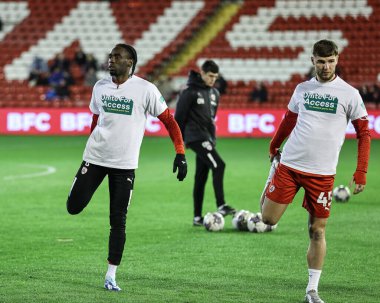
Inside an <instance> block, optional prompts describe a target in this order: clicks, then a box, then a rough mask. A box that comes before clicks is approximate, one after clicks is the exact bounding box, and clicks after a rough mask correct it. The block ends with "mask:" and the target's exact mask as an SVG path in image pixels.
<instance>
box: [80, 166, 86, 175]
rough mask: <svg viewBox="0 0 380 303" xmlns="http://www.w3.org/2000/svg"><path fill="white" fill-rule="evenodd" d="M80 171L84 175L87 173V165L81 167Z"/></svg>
mask: <svg viewBox="0 0 380 303" xmlns="http://www.w3.org/2000/svg"><path fill="white" fill-rule="evenodd" d="M81 173H82V175H84V174H85V173H87V167H82V171H81Z"/></svg>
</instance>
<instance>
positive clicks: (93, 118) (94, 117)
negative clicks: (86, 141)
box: [90, 114, 99, 133]
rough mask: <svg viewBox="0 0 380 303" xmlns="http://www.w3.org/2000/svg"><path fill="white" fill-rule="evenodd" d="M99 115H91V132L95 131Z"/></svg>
mask: <svg viewBox="0 0 380 303" xmlns="http://www.w3.org/2000/svg"><path fill="white" fill-rule="evenodd" d="M98 119H99V115H96V114H93V115H92V122H91V132H90V133H92V131H93V130H94V129H95V127H96V125H97V124H98Z"/></svg>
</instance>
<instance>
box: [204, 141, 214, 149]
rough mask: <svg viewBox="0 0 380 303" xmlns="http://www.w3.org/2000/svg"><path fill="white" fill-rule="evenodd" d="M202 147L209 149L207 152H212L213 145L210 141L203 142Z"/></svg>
mask: <svg viewBox="0 0 380 303" xmlns="http://www.w3.org/2000/svg"><path fill="white" fill-rule="evenodd" d="M202 147H203V148H205V149H207V150H212V145H211V143H210V142H208V141H204V142H202Z"/></svg>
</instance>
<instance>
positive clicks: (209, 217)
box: [203, 212, 224, 231]
mask: <svg viewBox="0 0 380 303" xmlns="http://www.w3.org/2000/svg"><path fill="white" fill-rule="evenodd" d="M203 225H204V227H205V228H206V229H207V230H208V231H220V230H222V229H223V228H224V217H223V216H222V215H221V214H220V213H218V212H214V213H207V214H206V215H205V216H204V218H203Z"/></svg>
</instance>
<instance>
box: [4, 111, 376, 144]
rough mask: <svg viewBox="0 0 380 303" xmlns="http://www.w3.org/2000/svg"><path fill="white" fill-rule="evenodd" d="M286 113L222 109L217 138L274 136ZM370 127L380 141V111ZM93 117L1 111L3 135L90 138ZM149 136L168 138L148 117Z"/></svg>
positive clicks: (85, 113)
mask: <svg viewBox="0 0 380 303" xmlns="http://www.w3.org/2000/svg"><path fill="white" fill-rule="evenodd" d="M284 113H285V110H276V109H245V110H244V109H241V110H238V109H234V110H227V109H220V110H219V111H218V116H217V119H216V127H217V134H218V137H272V136H273V134H274V132H275V130H276V129H277V127H278V125H279V124H280V122H281V119H282V117H283V115H284ZM368 114H369V115H368V116H369V121H370V123H369V128H370V131H371V136H372V138H373V139H380V110H369V111H368ZM91 120H92V114H91V112H90V111H89V110H87V109H80V108H65V109H50V108H49V109H47V108H46V109H43V108H38V109H37V108H36V109H34V108H3V109H0V134H2V135H88V134H89V132H90V125H91ZM346 134H347V137H349V138H354V137H355V130H354V128H353V126H352V124H351V123H349V125H348V127H347V130H346ZM146 135H147V136H167V135H168V133H167V131H166V129H165V127H164V126H163V125H162V124H161V122H160V121H159V120H158V119H157V118H154V117H151V116H148V119H147V123H146Z"/></svg>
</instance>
